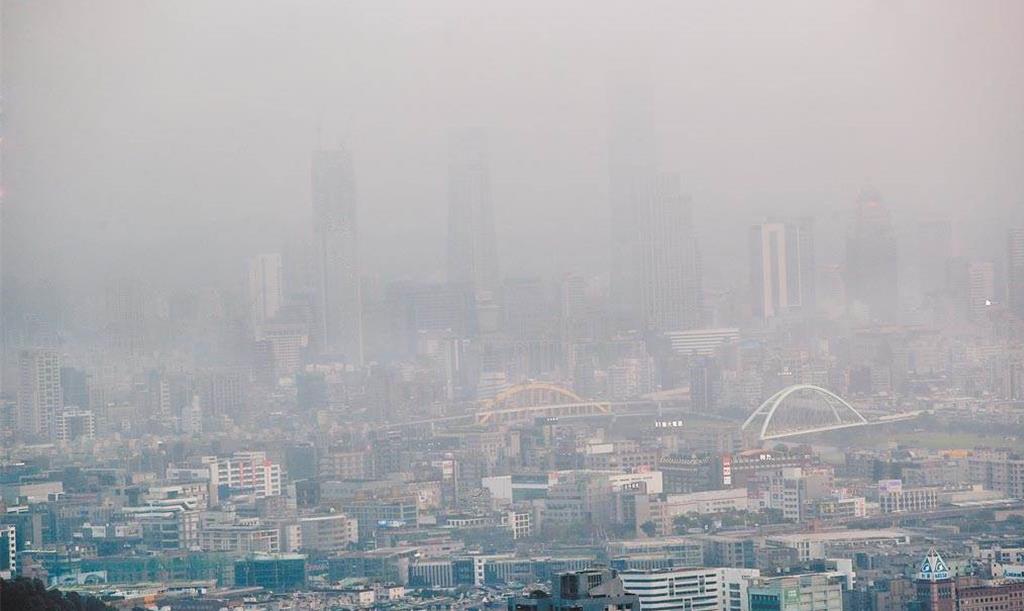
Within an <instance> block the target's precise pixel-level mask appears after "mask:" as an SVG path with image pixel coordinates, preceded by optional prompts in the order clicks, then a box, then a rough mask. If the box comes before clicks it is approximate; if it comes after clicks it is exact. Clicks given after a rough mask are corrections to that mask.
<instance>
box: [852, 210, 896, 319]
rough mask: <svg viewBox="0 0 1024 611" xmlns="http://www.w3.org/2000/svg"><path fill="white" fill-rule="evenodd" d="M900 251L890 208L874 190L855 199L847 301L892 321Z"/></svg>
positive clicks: (894, 314) (874, 315)
mask: <svg viewBox="0 0 1024 611" xmlns="http://www.w3.org/2000/svg"><path fill="white" fill-rule="evenodd" d="M898 267H899V255H898V248H897V243H896V233H895V231H894V230H893V226H892V219H891V218H890V216H889V210H888V209H887V208H886V207H885V206H884V205H883V204H882V202H881V198H880V197H879V196H878V194H877V193H875V192H873V191H864V192H862V193H861V195H860V197H859V198H858V199H857V207H856V214H855V218H854V222H853V225H852V226H851V227H850V230H849V233H848V234H847V238H846V298H847V304H848V305H855V306H858V307H864V308H867V312H868V315H869V316H870V317H871V318H872V319H873V320H875V321H879V322H893V321H895V320H896V319H897V317H898V315H899V296H898V290H899V275H898V274H899V272H898Z"/></svg>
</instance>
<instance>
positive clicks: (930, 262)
mask: <svg viewBox="0 0 1024 611" xmlns="http://www.w3.org/2000/svg"><path fill="white" fill-rule="evenodd" d="M916 251H917V277H918V278H917V281H918V285H919V288H920V291H921V294H923V295H930V294H933V293H936V292H938V291H941V290H942V289H943V288H945V286H946V264H947V262H948V261H949V259H950V258H951V257H952V256H953V225H952V223H950V222H949V221H948V220H931V221H925V222H922V223H921V224H920V225H918V226H917V248H916Z"/></svg>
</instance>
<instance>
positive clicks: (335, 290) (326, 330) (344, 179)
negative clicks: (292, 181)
mask: <svg viewBox="0 0 1024 611" xmlns="http://www.w3.org/2000/svg"><path fill="white" fill-rule="evenodd" d="M313 235H314V239H315V241H316V274H317V300H316V317H317V324H316V333H315V336H316V340H317V342H318V344H319V345H318V348H319V349H320V350H321V351H322V352H325V353H328V354H332V355H339V356H343V357H344V358H345V360H346V361H348V362H349V363H352V364H356V365H361V364H362V362H363V307H362V293H361V289H360V281H359V243H358V226H357V224H356V189H355V175H354V172H353V170H352V158H351V157H350V156H349V154H348V152H347V151H345V150H342V149H332V150H322V151H318V152H317V153H316V155H315V156H314V157H313Z"/></svg>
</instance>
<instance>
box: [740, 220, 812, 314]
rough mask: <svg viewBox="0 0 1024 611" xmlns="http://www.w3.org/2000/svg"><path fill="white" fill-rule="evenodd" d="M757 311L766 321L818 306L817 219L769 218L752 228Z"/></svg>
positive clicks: (753, 291) (752, 284)
mask: <svg viewBox="0 0 1024 611" xmlns="http://www.w3.org/2000/svg"><path fill="white" fill-rule="evenodd" d="M749 245H750V289H751V297H752V306H753V314H754V316H757V317H759V318H761V319H763V320H768V319H770V318H774V317H776V316H780V315H784V314H789V313H796V312H806V311H809V310H811V309H813V308H814V302H815V282H814V275H815V265H814V221H813V219H809V218H801V219H797V220H792V221H766V222H764V223H761V224H760V225H754V226H753V227H751V228H750V239H749Z"/></svg>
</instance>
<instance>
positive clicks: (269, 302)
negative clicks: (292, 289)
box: [249, 253, 283, 336]
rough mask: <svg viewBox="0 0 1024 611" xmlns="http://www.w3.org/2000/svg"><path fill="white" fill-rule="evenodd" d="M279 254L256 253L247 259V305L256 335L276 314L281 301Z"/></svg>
mask: <svg viewBox="0 0 1024 611" xmlns="http://www.w3.org/2000/svg"><path fill="white" fill-rule="evenodd" d="M282 299H283V296H282V282H281V255H279V254H277V253H272V254H264V255H256V256H255V257H253V258H252V259H250V260H249V307H250V309H251V312H252V314H251V317H252V320H251V322H252V326H253V330H254V331H255V332H256V334H257V336H258V335H260V333H261V330H262V327H263V325H264V323H266V322H267V321H269V320H272V319H273V318H274V317H275V316H277V313H278V311H280V309H281V302H282Z"/></svg>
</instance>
